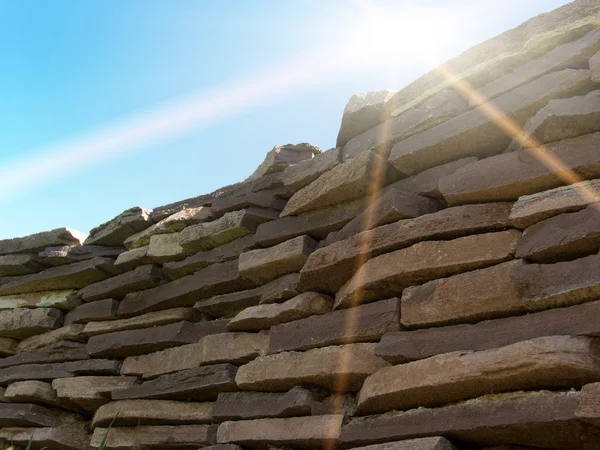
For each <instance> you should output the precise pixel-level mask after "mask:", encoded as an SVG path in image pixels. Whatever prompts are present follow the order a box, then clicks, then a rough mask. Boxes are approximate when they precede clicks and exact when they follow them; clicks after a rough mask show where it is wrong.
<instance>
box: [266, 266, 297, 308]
mask: <svg viewBox="0 0 600 450" xmlns="http://www.w3.org/2000/svg"><path fill="white" fill-rule="evenodd" d="M299 278H300V274H298V273H290V274H288V275H284V276H282V277H281V278H277V279H276V280H273V281H271V282H269V283H267V284H263V285H262V286H261V287H260V304H261V305H262V304H266V303H280V302H284V301H286V300H288V299H290V298H293V297H295V296H296V295H298V294H300V292H299V291H298V279H299Z"/></svg>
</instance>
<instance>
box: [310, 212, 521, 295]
mask: <svg viewBox="0 0 600 450" xmlns="http://www.w3.org/2000/svg"><path fill="white" fill-rule="evenodd" d="M510 206H511V205H510V204H508V203H496V204H484V205H467V206H463V207H460V208H448V209H444V210H441V211H438V212H436V213H433V214H426V215H424V216H420V217H416V218H414V219H407V220H401V221H398V222H396V223H392V224H389V225H383V226H381V227H377V228H374V229H373V230H369V231H365V232H362V233H360V234H357V235H356V236H352V237H351V238H348V239H345V240H343V241H339V242H335V243H333V244H331V245H328V246H327V247H323V248H320V249H318V250H316V251H315V252H313V253H312V254H311V255H310V256H309V257H308V260H307V261H306V264H305V265H304V267H303V268H302V270H301V271H300V284H299V289H300V290H302V291H316V292H324V293H336V292H337V291H338V290H339V289H340V288H341V287H342V286H343V285H344V284H345V283H346V282H347V281H348V280H349V279H350V278H351V277H352V275H353V274H354V272H356V270H357V269H358V268H359V267H360V265H362V264H364V263H365V262H366V261H367V259H368V258H373V257H375V256H378V255H381V254H383V253H389V252H391V251H394V250H399V249H402V248H405V247H408V246H410V245H413V244H416V243H417V242H420V241H426V240H439V239H453V238H457V237H461V236H468V235H470V234H474V233H482V232H491V231H501V230H504V229H506V228H507V227H509V222H508V216H509V214H510Z"/></svg>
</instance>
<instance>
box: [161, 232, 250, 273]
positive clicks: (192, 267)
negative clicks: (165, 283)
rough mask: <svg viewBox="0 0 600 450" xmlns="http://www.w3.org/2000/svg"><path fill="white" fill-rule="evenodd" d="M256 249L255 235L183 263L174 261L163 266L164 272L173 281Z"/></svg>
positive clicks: (204, 252)
mask: <svg viewBox="0 0 600 450" xmlns="http://www.w3.org/2000/svg"><path fill="white" fill-rule="evenodd" d="M254 248H256V240H255V238H254V235H253V234H250V235H248V236H245V237H243V238H239V239H236V240H235V241H231V242H229V243H227V244H224V245H221V246H219V247H215V248H213V249H212V250H207V251H202V252H198V253H196V254H194V255H192V256H188V257H187V258H185V259H184V260H183V261H172V262H168V263H165V264H164V265H163V270H164V272H165V273H166V274H167V275H168V276H169V277H171V279H175V278H181V277H183V276H185V275H191V274H193V273H194V272H197V271H198V270H200V269H204V268H205V267H208V266H210V265H212V264H218V263H222V262H226V261H230V260H232V259H236V258H238V257H239V256H240V254H241V253H243V252H245V251H248V250H252V249H254Z"/></svg>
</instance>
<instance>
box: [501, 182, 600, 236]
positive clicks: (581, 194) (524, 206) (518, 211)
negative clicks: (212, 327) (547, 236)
mask: <svg viewBox="0 0 600 450" xmlns="http://www.w3.org/2000/svg"><path fill="white" fill-rule="evenodd" d="M590 193H591V195H590ZM596 197H597V198H600V180H591V181H582V182H581V183H575V184H571V185H568V186H561V187H558V188H555V189H550V190H548V191H544V192H540V193H538V194H532V195H524V196H523V197H519V200H518V201H517V202H515V204H514V205H513V207H512V211H511V212H510V221H511V223H512V224H513V225H514V226H515V227H517V228H521V229H525V228H528V227H530V226H531V225H534V224H536V223H538V222H540V221H542V220H545V219H549V218H550V217H554V216H557V215H558V214H561V213H565V212H575V211H579V210H581V209H583V208H585V207H586V206H588V205H589V204H590V203H593V202H594V200H595V198H596Z"/></svg>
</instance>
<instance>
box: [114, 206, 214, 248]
mask: <svg viewBox="0 0 600 450" xmlns="http://www.w3.org/2000/svg"><path fill="white" fill-rule="evenodd" d="M211 217H212V211H211V210H210V208H209V207H207V206H198V207H196V208H189V209H183V210H181V211H178V212H176V213H175V214H173V215H170V216H168V217H165V218H164V219H162V220H161V221H159V222H157V223H155V224H154V225H151V226H150V227H148V228H146V229H145V230H143V231H140V232H139V233H136V234H132V235H131V236H129V237H128V238H127V239H125V242H124V244H125V246H126V247H127V248H128V249H134V248H139V247H143V246H145V245H148V244H150V237H152V236H153V235H155V234H169V233H176V232H178V231H181V230H183V229H184V228H186V227H188V226H190V225H195V224H197V223H200V222H206V221H207V220H210V219H211Z"/></svg>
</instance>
